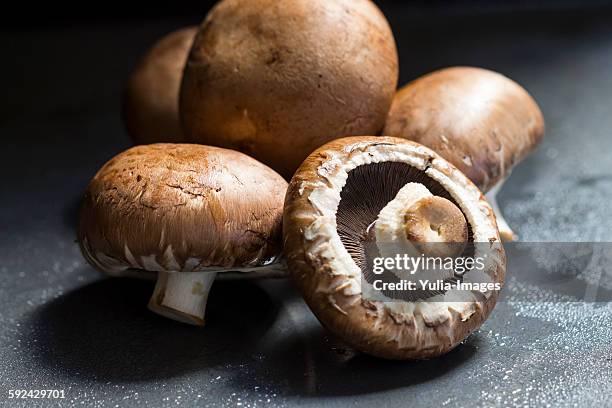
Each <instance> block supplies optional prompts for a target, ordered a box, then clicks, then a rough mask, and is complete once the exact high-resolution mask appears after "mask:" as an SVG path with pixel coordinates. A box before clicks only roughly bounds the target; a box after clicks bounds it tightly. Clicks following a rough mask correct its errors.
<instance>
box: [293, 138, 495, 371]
mask: <svg viewBox="0 0 612 408" xmlns="http://www.w3.org/2000/svg"><path fill="white" fill-rule="evenodd" d="M412 182H419V183H422V184H424V185H426V186H427V187H428V189H429V190H430V191H431V192H432V194H433V195H435V196H440V197H443V198H445V199H447V200H450V201H452V202H453V203H454V205H456V206H457V207H458V208H460V209H461V211H462V213H463V215H464V216H465V219H466V221H467V223H468V226H469V240H470V242H472V243H477V242H478V243H484V244H483V245H485V246H486V247H487V248H490V251H489V252H487V254H488V257H487V261H486V265H485V268H484V271H483V276H486V277H487V279H490V280H491V281H492V282H497V283H500V284H501V283H502V282H503V280H504V275H505V267H506V264H505V254H504V251H503V247H502V246H501V245H496V244H497V243H499V242H500V238H499V233H498V231H497V228H496V224H495V217H494V215H493V211H492V210H491V207H490V206H489V204H488V203H487V202H486V200H485V199H484V196H483V195H482V193H481V192H480V191H479V190H478V188H477V187H476V186H475V185H474V184H473V183H472V182H471V181H470V180H469V179H468V178H467V177H466V176H465V175H464V174H463V173H461V172H460V171H459V170H457V169H456V168H455V167H454V166H452V165H451V164H450V163H448V162H447V161H445V160H444V159H443V158H441V157H440V156H439V155H438V154H436V153H434V152H433V151H432V150H430V149H428V148H426V147H424V146H422V145H419V144H416V143H413V142H410V141H407V140H405V139H399V138H391V137H349V138H344V139H339V140H336V141H333V142H330V143H328V144H326V145H325V146H323V147H321V148H319V149H318V150H317V151H315V152H314V153H312V154H311V155H310V156H309V157H308V158H307V159H306V161H305V162H304V163H303V164H302V166H301V167H300V168H299V169H298V171H297V172H296V173H295V175H294V177H293V179H292V180H291V182H290V184H289V189H288V192H287V196H286V199H285V212H284V216H283V235H284V245H285V246H284V251H285V257H286V260H287V263H288V265H289V269H290V272H291V274H292V276H293V278H294V280H295V281H296V283H297V286H298V287H299V289H300V290H301V293H302V295H303V296H304V299H305V300H306V302H307V303H308V305H309V306H310V308H311V309H312V311H313V312H314V314H315V315H316V316H317V318H318V319H319V320H320V321H321V323H322V324H323V325H324V326H325V327H327V328H328V329H329V330H331V331H332V332H334V333H335V334H336V335H338V336H340V337H341V338H342V339H343V340H344V341H345V342H347V343H348V344H349V345H351V346H353V347H355V348H356V349H358V350H361V351H363V352H366V353H369V354H372V355H375V356H379V357H384V358H390V359H421V358H429V357H434V356H438V355H440V354H443V353H445V352H447V351H449V350H451V349H452V348H453V347H455V346H456V345H457V344H459V343H460V342H461V341H462V340H463V339H465V338H466V337H467V336H468V334H469V333H471V332H472V331H474V330H475V329H477V328H478V327H480V325H481V324H482V323H483V322H484V321H485V320H486V318H487V317H488V316H489V314H490V312H491V311H492V309H493V307H494V306H495V303H496V301H497V297H498V294H499V293H498V292H497V291H490V292H488V293H486V294H482V293H480V294H478V295H476V294H473V296H474V297H470V298H469V299H468V300H465V299H464V300H461V301H458V300H452V299H455V298H450V297H449V298H447V297H446V295H447V294H442V295H439V296H441V297H438V298H437V301H436V302H433V301H430V299H432V298H426V299H421V300H419V301H415V302H397V301H392V302H386V301H377V300H370V299H366V298H364V297H363V285H364V284H366V283H364V280H363V279H362V272H363V263H364V261H363V254H361V253H360V251H363V243H362V242H356V241H358V240H354V239H349V238H351V236H352V237H363V239H368V234H367V229H368V228H369V226H370V225H371V224H372V222H373V220H375V219H376V217H377V214H378V213H379V211H380V209H381V208H382V207H384V206H385V205H386V203H388V202H390V201H391V200H393V197H394V196H395V195H396V193H397V192H398V191H399V190H400V189H401V188H402V187H403V186H405V185H407V184H408V183H412ZM475 248H476V249H475V251H476V254H475V256H476V255H478V254H480V252H479V251H481V250H480V249H479V247H475ZM470 273H472V272H471V271H468V272H467V273H466V277H467V276H468V275H470ZM448 295H449V296H450V295H451V294H450V293H449V294H448ZM470 296H472V295H470Z"/></svg>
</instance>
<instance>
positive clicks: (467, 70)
mask: <svg viewBox="0 0 612 408" xmlns="http://www.w3.org/2000/svg"><path fill="white" fill-rule="evenodd" d="M383 134H385V135H388V136H394V137H402V138H406V139H408V140H412V141H415V142H417V143H420V144H423V145H425V146H427V147H429V148H431V149H433V150H434V151H436V152H437V153H438V154H440V155H441V156H442V157H444V158H445V159H447V160H448V161H450V162H451V163H452V164H454V165H455V166H456V167H457V168H458V169H459V170H461V171H462V172H463V173H465V174H466V175H467V176H468V177H469V178H470V179H471V180H472V181H473V182H474V183H475V184H476V185H477V186H478V187H479V188H480V189H481V190H482V191H484V192H487V191H488V190H489V189H490V188H491V187H493V186H494V185H495V184H497V182H499V181H501V180H502V179H503V178H504V177H505V176H506V175H507V173H508V172H509V171H510V169H511V168H512V167H513V166H514V165H515V164H516V163H518V162H519V161H521V160H522V159H523V158H524V157H525V156H526V155H527V154H528V153H529V152H531V151H532V150H533V149H534V148H535V147H536V145H537V144H538V143H539V142H540V141H541V140H542V138H543V136H544V118H543V116H542V112H541V111H540V108H539V107H538V105H537V103H536V102H535V100H534V99H533V98H532V97H531V96H530V95H529V94H528V93H527V91H526V90H525V89H523V88H522V87H521V86H520V85H519V84H517V83H516V82H514V81H512V80H511V79H508V78H507V77H505V76H503V75H501V74H498V73H496V72H493V71H489V70H486V69H481V68H473V67H452V68H446V69H442V70H439V71H435V72H433V73H430V74H428V75H425V76H423V77H421V78H419V79H417V80H415V81H413V82H411V83H409V84H408V85H406V86H405V87H403V88H401V89H400V90H399V91H398V92H397V94H396V96H395V98H394V100H393V104H392V105H391V111H390V113H389V117H388V118H387V124H386V126H385V129H384V131H383Z"/></svg>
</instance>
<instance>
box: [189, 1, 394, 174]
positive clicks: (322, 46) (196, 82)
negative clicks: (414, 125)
mask: <svg viewBox="0 0 612 408" xmlns="http://www.w3.org/2000/svg"><path fill="white" fill-rule="evenodd" d="M397 78H398V60H397V50H396V46H395V41H394V38H393V34H392V32H391V29H390V27H389V24H388V22H387V20H386V19H385V17H384V15H383V14H382V13H381V11H380V10H379V9H378V8H377V7H376V6H375V4H374V3H373V2H371V1H369V0H284V1H282V2H279V1H277V0H223V1H221V2H220V3H219V4H217V6H216V7H215V8H214V9H213V10H212V11H211V12H210V13H209V15H208V16H207V18H206V20H205V21H204V23H203V24H202V26H201V27H200V31H199V33H198V35H197V36H196V39H195V41H194V46H193V48H192V50H191V53H190V55H189V60H188V63H187V65H186V69H185V74H184V78H183V84H182V88H181V98H180V108H181V109H180V111H181V112H180V114H181V120H182V124H183V129H184V131H185V134H186V137H187V138H188V140H189V141H193V142H197V143H203V144H209V145H215V146H222V147H228V148H233V149H236V150H240V151H242V152H244V153H247V154H249V155H251V156H253V157H255V158H257V159H258V160H260V161H262V162H263V163H265V164H267V165H269V166H271V167H272V168H273V169H275V170H277V171H278V172H279V173H281V174H282V175H283V176H285V177H291V175H292V174H293V172H294V171H295V169H297V167H298V166H299V165H300V163H301V162H302V161H303V160H304V159H305V158H306V156H308V154H310V153H311V152H312V151H313V150H314V149H316V148H317V147H319V146H320V145H322V144H323V143H325V142H327V141H329V140H332V139H334V138H337V137H341V136H346V135H363V134H377V133H378V132H380V130H382V128H383V126H384V122H385V119H386V115H387V113H388V110H389V107H390V105H391V100H392V99H393V95H394V93H395V89H396V86H397Z"/></svg>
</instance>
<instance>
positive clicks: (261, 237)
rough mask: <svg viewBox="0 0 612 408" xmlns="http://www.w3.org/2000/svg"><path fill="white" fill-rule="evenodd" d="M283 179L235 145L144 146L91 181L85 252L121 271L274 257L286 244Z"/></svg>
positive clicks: (196, 267)
mask: <svg viewBox="0 0 612 408" xmlns="http://www.w3.org/2000/svg"><path fill="white" fill-rule="evenodd" d="M286 187H287V183H286V182H285V181H284V180H283V178H282V177H281V176H279V175H278V174H277V173H276V172H274V171H273V170H271V169H270V168H268V167H266V166H265V165H263V164H261V163H259V162H258V161H256V160H255V159H252V158H250V157H248V156H246V155H244V154H242V153H239V152H235V151H232V150H226V149H221V148H216V147H209V146H199V145H188V144H153V145H146V146H137V147H134V148H131V149H129V150H127V151H125V152H123V153H121V154H119V155H117V156H115V157H114V158H113V159H111V160H110V161H109V162H108V163H106V164H105V165H104V166H103V167H102V169H101V170H100V171H99V172H98V173H97V174H96V175H95V177H94V178H93V180H92V181H91V182H90V184H89V186H88V187H87V190H86V193H85V196H84V198H83V203H82V207H81V213H80V222H79V230H78V238H79V242H80V246H81V250H82V252H83V254H84V256H85V258H86V259H87V260H88V261H89V262H90V263H91V264H92V265H94V266H96V267H97V268H98V269H99V270H101V271H103V272H105V273H107V274H109V275H116V276H124V275H125V274H127V272H129V271H133V270H136V274H138V272H142V273H146V271H149V272H151V271H152V272H160V271H161V272H202V271H207V270H214V271H219V270H222V269H224V268H237V267H249V266H258V265H261V264H264V263H268V262H271V261H272V260H273V259H274V258H275V257H277V256H278V255H279V253H280V251H281V241H280V240H281V223H282V221H281V220H282V211H283V199H284V196H285V192H286ZM132 275H133V274H132Z"/></svg>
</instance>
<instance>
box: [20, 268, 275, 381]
mask: <svg viewBox="0 0 612 408" xmlns="http://www.w3.org/2000/svg"><path fill="white" fill-rule="evenodd" d="M151 288H152V284H151V283H150V282H142V281H137V280H131V279H106V280H102V281H98V282H95V283H92V284H89V285H87V286H84V287H82V288H80V289H77V290H75V291H72V292H70V293H68V294H66V295H63V296H61V297H59V298H57V299H55V300H53V301H51V302H50V303H48V304H46V305H44V306H42V307H41V308H39V309H38V310H37V311H36V312H35V313H34V314H33V315H32V316H31V317H30V322H29V324H27V325H24V327H27V329H26V331H25V332H24V333H23V336H24V337H27V341H25V343H27V344H31V345H32V346H31V348H32V349H31V350H30V352H31V354H32V356H33V358H34V361H37V362H39V363H40V364H41V365H42V366H43V367H47V368H49V369H52V370H58V369H59V370H61V372H62V373H63V374H65V375H68V376H73V377H77V378H87V379H93V380H97V381H135V380H138V381H146V380H153V379H163V378H169V377H173V376H176V375H180V374H184V373H189V372H193V371H197V370H203V369H206V368H210V367H215V366H217V365H226V364H228V363H232V362H240V361H242V360H244V359H245V358H246V357H245V356H249V355H250V354H251V353H252V351H253V350H254V349H255V348H256V345H257V343H258V341H259V339H260V338H261V337H262V336H263V335H264V334H265V332H266V331H267V330H268V328H269V327H270V325H271V323H272V322H274V320H275V317H276V314H277V311H278V307H277V305H276V304H275V303H274V302H273V301H272V300H271V299H270V297H269V296H268V295H267V293H266V292H265V291H264V290H262V289H261V288H259V287H258V286H257V285H256V284H254V283H250V282H231V283H230V282H216V283H215V290H213V291H212V293H211V295H210V299H209V302H210V312H209V313H208V314H207V325H206V327H205V328H203V329H198V328H194V327H192V326H187V325H184V324H180V323H177V322H173V321H171V320H168V319H164V318H162V317H159V316H156V315H155V314H153V313H151V312H150V311H148V310H147V308H146V304H147V300H148V298H149V296H150V293H151Z"/></svg>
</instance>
